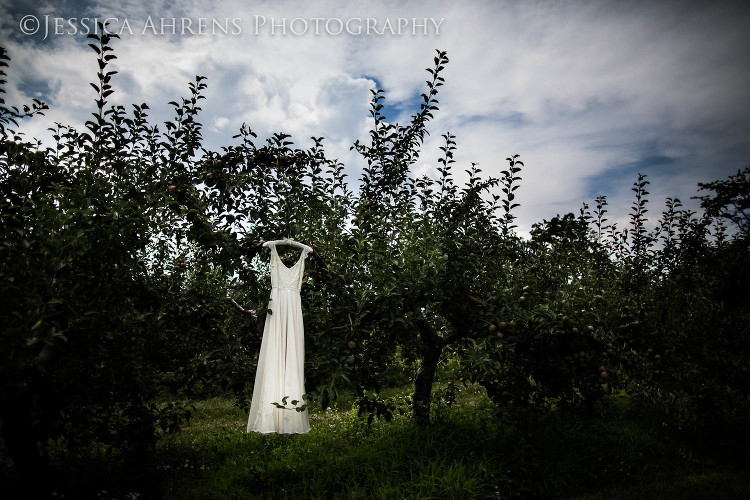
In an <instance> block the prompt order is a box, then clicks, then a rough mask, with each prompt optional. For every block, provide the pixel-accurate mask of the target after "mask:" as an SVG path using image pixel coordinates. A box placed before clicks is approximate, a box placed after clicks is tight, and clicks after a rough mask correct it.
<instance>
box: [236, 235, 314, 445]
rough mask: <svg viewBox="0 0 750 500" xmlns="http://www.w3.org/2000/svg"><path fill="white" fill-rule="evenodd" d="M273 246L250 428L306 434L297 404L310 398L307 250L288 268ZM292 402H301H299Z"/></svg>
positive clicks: (306, 423)
mask: <svg viewBox="0 0 750 500" xmlns="http://www.w3.org/2000/svg"><path fill="white" fill-rule="evenodd" d="M269 246H270V247H271V299H270V305H269V309H270V311H269V314H268V315H266V324H265V327H264V329H263V340H262V342H261V345H260V355H259V356H258V369H257V371H256V374H255V386H254V389H253V400H252V403H251V404H250V416H249V418H248V420H247V432H259V433H262V434H268V433H279V434H304V433H307V432H308V431H309V430H310V422H309V420H308V416H307V409H305V410H304V411H297V410H296V409H295V406H296V407H298V408H299V407H301V406H302V405H304V404H305V403H306V402H305V401H304V400H303V399H302V395H303V394H304V393H305V375H304V365H305V339H304V326H303V324H302V301H301V299H300V293H299V292H300V288H301V286H302V277H303V276H304V274H305V262H304V261H305V259H306V258H307V253H308V251H307V250H303V251H302V253H301V255H300V257H299V259H298V260H297V262H296V264H294V265H293V266H292V267H287V266H286V265H285V264H284V263H283V262H282V261H281V259H280V258H279V254H278V252H277V251H276V245H274V244H270V245H269ZM285 397H286V405H284V398H285ZM292 401H297V403H296V405H294V404H292ZM274 403H277V404H279V405H284V406H285V408H279V407H277V406H276V405H275V404H274Z"/></svg>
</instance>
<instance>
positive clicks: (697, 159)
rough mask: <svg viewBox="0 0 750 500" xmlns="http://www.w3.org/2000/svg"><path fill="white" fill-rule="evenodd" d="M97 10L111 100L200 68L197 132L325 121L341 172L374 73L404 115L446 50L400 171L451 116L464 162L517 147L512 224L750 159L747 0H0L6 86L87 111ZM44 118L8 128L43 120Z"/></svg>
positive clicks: (494, 165) (38, 132) (619, 216)
mask: <svg viewBox="0 0 750 500" xmlns="http://www.w3.org/2000/svg"><path fill="white" fill-rule="evenodd" d="M93 18H98V19H99V20H104V19H107V18H109V21H110V26H111V27H112V29H113V30H117V31H119V32H120V35H121V39H120V40H118V43H117V44H116V51H117V54H118V59H117V64H116V65H114V66H116V69H117V70H118V71H119V74H118V75H117V76H116V77H115V78H113V80H112V85H113V86H114V87H115V88H116V89H117V93H116V95H118V96H119V97H118V98H119V99H121V101H122V102H121V103H128V102H147V103H148V104H149V106H151V107H152V116H154V117H157V118H164V119H167V115H168V113H169V112H170V110H169V109H168V108H167V107H166V106H162V105H161V103H164V102H167V101H168V98H169V97H170V96H173V95H175V94H176V93H179V92H180V91H181V89H182V86H183V84H184V82H187V81H191V80H192V79H193V78H194V77H195V75H197V74H200V75H204V76H206V77H207V83H208V91H207V94H206V97H207V99H206V102H205V104H204V106H203V109H204V115H203V117H204V121H205V123H206V125H207V127H206V130H205V139H206V141H205V142H206V146H207V147H209V148H210V147H212V146H216V147H218V146H219V145H221V144H225V143H226V140H227V138H230V137H231V136H232V135H233V134H234V133H236V131H237V130H238V129H239V127H240V125H241V124H242V123H248V124H250V125H251V126H252V128H253V130H255V131H257V132H258V133H259V135H261V136H270V135H271V134H273V133H275V132H284V133H288V134H290V135H292V137H293V138H294V139H295V140H296V141H298V142H299V143H300V145H302V146H306V145H308V142H309V139H308V138H309V137H311V136H314V137H320V136H323V137H325V140H326V143H327V150H328V151H330V152H331V154H332V155H334V156H337V157H338V158H339V159H340V160H341V161H342V162H343V163H344V164H345V165H346V166H347V169H348V172H347V173H348V174H349V176H350V178H352V179H357V178H359V174H360V171H361V170H360V169H361V168H362V167H363V165H362V161H361V159H359V158H357V156H356V154H355V153H354V152H352V151H350V147H351V145H352V144H353V143H354V142H355V141H356V140H357V139H363V138H365V136H366V133H367V130H368V129H369V120H370V119H371V118H370V117H369V113H368V104H369V96H370V93H369V89H371V88H375V87H378V88H383V89H384V90H385V95H386V100H385V105H386V107H385V108H384V111H385V112H384V114H385V115H386V116H387V118H388V120H391V121H399V122H406V121H407V120H408V118H409V116H411V115H412V114H414V113H415V110H418V106H419V103H420V98H419V91H418V89H419V88H420V87H421V84H422V83H423V82H422V81H421V78H420V72H419V69H420V68H421V65H422V62H423V61H424V60H425V59H426V58H428V57H430V55H431V54H432V53H433V51H434V50H435V49H436V48H440V49H442V50H446V51H447V52H448V53H449V54H451V60H452V64H451V66H450V67H449V68H448V69H447V70H446V75H445V78H446V81H447V85H446V87H445V89H444V91H443V92H442V99H441V106H440V107H441V113H440V114H439V115H438V116H437V117H436V119H435V121H434V122H433V123H432V124H431V128H430V130H431V131H433V133H431V134H430V135H429V136H428V137H427V139H426V143H425V148H424V151H425V152H424V155H423V157H421V158H420V159H419V161H418V162H417V166H416V172H415V174H417V175H421V174H425V173H426V174H428V175H433V176H436V175H437V167H438V162H437V158H438V157H439V154H438V153H439V147H440V136H441V134H442V133H444V132H445V131H448V130H450V131H451V133H452V134H454V135H455V136H456V142H457V150H456V156H455V159H456V161H457V163H458V164H459V165H466V166H468V165H470V163H471V162H476V163H478V164H479V165H480V166H481V167H482V168H483V169H485V170H486V171H488V172H493V173H495V174H497V173H498V172H499V171H500V169H502V165H503V161H502V159H503V158H505V157H507V156H508V155H509V154H514V153H520V154H522V155H523V157H524V160H525V162H526V164H527V167H528V168H527V169H526V174H525V179H524V180H525V186H524V188H522V189H520V190H519V191H518V193H517V196H518V200H519V202H520V203H521V207H520V209H519V212H518V220H517V223H518V226H519V231H520V233H522V234H524V233H527V232H528V230H529V229H530V225H531V223H533V222H534V221H536V220H541V219H543V218H550V217H552V216H554V215H555V214H557V213H565V212H571V211H575V210H577V208H578V205H579V203H580V200H581V199H587V200H590V201H591V200H593V199H594V198H595V197H596V196H598V195H600V194H604V195H607V196H608V200H609V203H610V215H611V217H612V218H613V220H621V221H624V220H626V219H627V210H628V206H627V205H628V201H627V200H629V196H630V192H629V190H628V189H627V188H625V187H623V186H627V185H628V184H629V182H632V180H633V179H635V178H636V176H637V173H638V172H643V173H645V174H647V175H648V178H649V179H650V180H651V182H652V184H651V186H652V188H653V192H652V194H651V198H652V200H653V201H654V203H656V204H660V203H663V202H664V201H665V200H666V198H667V197H668V196H672V197H678V198H681V199H683V200H690V197H691V196H692V195H693V194H694V193H695V190H696V186H697V183H698V182H705V181H708V180H711V179H717V178H724V177H726V176H727V175H729V174H731V173H733V172H736V171H737V170H738V169H741V168H743V167H744V166H745V165H747V162H748V158H749V157H750V143H748V141H747V137H748V133H749V132H750V114H749V113H748V112H747V110H746V106H743V103H744V100H745V99H746V91H747V88H750V71H748V69H747V65H746V64H744V56H745V54H744V52H743V48H744V47H747V46H750V30H747V29H746V28H747V25H748V21H749V20H750V7H748V6H743V5H742V2H732V1H718V2H702V1H692V2H677V1H666V2H646V1H636V2H618V1H615V0H606V1H602V2H585V1H572V2H564V3H563V2H554V1H543V2H533V3H531V2H511V1H499V2H489V1H476V0H475V1H470V2H464V3H463V4H461V5H458V4H455V3H451V2H448V1H441V2H427V1H413V2H412V1H410V2H392V1H387V0H378V1H374V2H373V1H367V2H364V1H359V2H351V1H347V2H344V1H341V0H332V1H329V2H306V3H299V2H291V1H274V2H254V3H252V4H249V3H247V2H243V1H240V0H232V1H226V2H216V3H207V2H198V1H192V0H185V1H178V2H166V1H164V0H157V1H156V2H146V1H134V2H128V3H126V4H117V5H114V4H111V2H104V1H98V0H91V1H83V0H77V1H71V2H66V3H64V4H55V3H40V4H35V5H31V4H29V3H28V2H23V1H20V0H0V19H2V21H0V45H2V46H4V47H5V48H6V49H7V50H8V52H9V54H10V56H11V57H12V58H13V60H14V61H16V64H17V70H16V71H15V72H14V74H13V75H12V76H11V78H12V80H11V81H10V82H9V86H8V90H9V95H8V98H9V100H10V101H14V102H22V101H24V102H25V101H28V100H29V99H32V98H38V99H41V100H43V101H45V102H46V103H47V104H48V105H50V108H51V110H50V111H49V114H48V116H49V117H50V118H51V119H52V120H54V121H57V122H60V123H65V124H72V125H75V126H78V127H83V123H84V121H85V120H86V119H88V117H89V116H90V113H91V111H92V110H91V109H90V102H91V99H90V97H91V89H90V87H88V84H87V82H86V75H88V74H90V73H91V71H90V70H91V69H92V68H91V67H90V66H91V64H92V61H91V60H90V58H87V57H85V56H84V54H85V52H86V50H87V47H86V35H85V31H86V30H91V29H94V26H95V22H94V21H93ZM35 22H36V23H37V24H34V23H35ZM113 104H120V102H118V103H113ZM39 127H42V125H40V124H39V122H37V123H35V122H33V121H28V122H24V123H22V125H21V127H20V129H21V130H22V131H23V132H25V134H26V136H27V137H29V138H31V137H38V138H42V139H43V138H45V137H48V136H49V132H48V131H46V130H44V129H43V128H39ZM306 141H307V142H306ZM689 203H690V202H689ZM692 203H693V204H694V207H695V208H697V202H696V201H695V200H693V201H692ZM654 209H655V211H658V207H654Z"/></svg>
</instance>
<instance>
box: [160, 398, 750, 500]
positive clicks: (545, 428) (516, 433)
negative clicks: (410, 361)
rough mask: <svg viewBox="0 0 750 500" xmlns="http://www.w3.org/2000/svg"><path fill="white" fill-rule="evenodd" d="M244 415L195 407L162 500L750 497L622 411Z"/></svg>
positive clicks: (165, 453)
mask: <svg viewBox="0 0 750 500" xmlns="http://www.w3.org/2000/svg"><path fill="white" fill-rule="evenodd" d="M398 392H399V391H392V392H391V393H389V394H384V395H382V396H385V397H388V396H393V395H397V394H398ZM246 418H247V416H246V414H245V412H244V411H242V410H240V409H238V408H236V407H234V406H232V403H231V401H229V400H227V399H221V398H219V399H212V400H208V401H202V402H198V403H196V412H195V418H194V419H193V420H192V421H191V423H190V425H189V426H188V427H186V428H185V429H184V430H183V432H182V433H180V434H178V435H175V436H171V437H169V438H167V439H165V440H164V441H163V442H162V443H161V445H160V447H159V457H160V463H161V467H162V469H161V470H160V472H161V474H160V477H161V484H160V488H161V490H162V491H163V494H164V498H168V499H224V498H227V499H230V498H231V499H245V498H248V499H250V498H294V497H296V498H344V499H348V498H376V499H377V498H383V499H398V498H415V499H416V498H418V499H431V498H512V497H516V498H524V497H540V498H545V497H565V498H570V499H576V500H593V499H599V498H602V499H603V498H608V499H610V498H622V499H630V498H633V499H635V498H639V499H640V498H666V499H670V498H675V499H677V498H679V499H683V498H750V484H749V483H748V482H747V480H746V479H745V478H744V477H743V475H742V474H741V473H740V472H739V471H738V470H732V469H731V467H727V466H726V464H724V465H722V464H717V463H714V462H712V461H711V460H709V459H707V458H706V459H697V458H696V457H695V456H693V455H692V454H691V453H690V451H689V450H687V449H686V448H685V447H684V446H682V445H681V444H680V443H679V442H675V441H672V440H670V439H668V438H666V437H665V436H662V435H659V434H657V433H654V432H652V431H651V430H649V429H648V428H647V427H645V426H644V425H643V424H642V423H639V422H638V421H637V420H636V419H633V418H631V417H629V416H628V415H627V412H626V411H625V410H624V409H623V408H614V409H612V410H611V413H610V414H609V415H607V418H601V417H599V418H594V419H592V420H587V421H578V422H573V421H569V420H567V419H561V418H556V417H554V416H553V417H550V416H549V415H546V416H528V417H527V418H528V419H529V421H527V422H525V423H522V424H521V425H519V424H518V423H515V424H513V423H511V421H510V420H508V419H507V418H505V417H503V416H502V415H498V412H497V410H496V409H495V408H494V407H493V406H492V405H491V403H490V402H489V401H488V400H487V398H486V396H485V394H484V393H483V391H482V390H481V389H480V388H478V387H469V388H466V389H463V390H462V391H461V392H460V393H459V394H458V399H457V401H456V403H455V404H454V406H453V407H452V408H450V409H449V408H446V407H440V406H439V405H438V411H437V412H436V414H435V417H434V422H433V425H432V426H431V427H430V428H428V429H419V428H417V427H415V426H414V424H413V422H412V421H411V420H410V419H409V418H408V415H407V416H401V415H398V414H396V415H394V418H393V420H392V421H391V422H385V421H378V420H375V421H374V422H373V424H372V425H369V426H368V425H367V424H366V423H365V422H364V421H363V420H362V419H359V418H357V416H356V411H355V410H353V409H352V401H351V400H346V401H339V402H338V403H337V405H335V406H334V407H332V408H330V409H328V410H327V411H314V412H312V413H311V415H310V419H311V427H312V429H311V432H310V433H309V434H307V435H302V436H296V435H295V436H283V435H265V436H264V435H257V434H246V433H245V431H244V429H245V425H246Z"/></svg>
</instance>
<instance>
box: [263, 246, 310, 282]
mask: <svg viewBox="0 0 750 500" xmlns="http://www.w3.org/2000/svg"><path fill="white" fill-rule="evenodd" d="M306 258H307V251H306V250H303V251H302V253H301V254H300V256H299V259H298V260H297V262H296V263H295V264H294V265H293V266H292V267H287V266H286V264H284V262H283V261H282V260H281V257H279V253H278V251H277V250H276V245H272V246H271V288H279V289H281V290H294V291H296V292H299V291H300V289H301V288H302V277H303V276H304V275H305V259H306Z"/></svg>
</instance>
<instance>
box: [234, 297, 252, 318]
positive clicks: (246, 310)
mask: <svg viewBox="0 0 750 500" xmlns="http://www.w3.org/2000/svg"><path fill="white" fill-rule="evenodd" d="M227 300H228V301H229V302H230V303H231V304H232V305H233V306H234V308H235V309H237V310H238V311H239V312H241V313H242V314H247V315H249V316H250V317H251V318H253V319H258V315H257V314H256V313H255V311H254V310H253V309H245V308H244V307H242V306H241V305H239V304H238V303H237V301H236V300H234V299H233V298H232V297H227Z"/></svg>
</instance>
